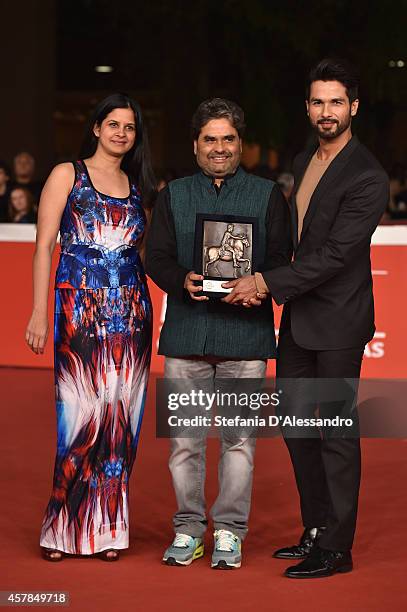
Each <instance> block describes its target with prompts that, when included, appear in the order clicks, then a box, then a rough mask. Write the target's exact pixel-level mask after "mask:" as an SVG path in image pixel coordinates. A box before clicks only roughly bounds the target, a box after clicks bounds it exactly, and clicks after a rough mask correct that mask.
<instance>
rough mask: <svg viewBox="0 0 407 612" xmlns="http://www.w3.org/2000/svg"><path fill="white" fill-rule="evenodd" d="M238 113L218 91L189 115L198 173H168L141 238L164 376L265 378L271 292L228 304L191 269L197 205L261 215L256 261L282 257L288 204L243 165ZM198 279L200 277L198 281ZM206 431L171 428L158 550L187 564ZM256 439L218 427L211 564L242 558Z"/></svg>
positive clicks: (264, 264)
mask: <svg viewBox="0 0 407 612" xmlns="http://www.w3.org/2000/svg"><path fill="white" fill-rule="evenodd" d="M244 128H245V124H244V113H243V111H242V109H241V108H240V107H239V106H237V104H235V103H234V102H230V101H228V100H224V99H221V98H214V99H212V100H207V101H205V102H203V103H202V104H200V105H199V107H198V109H197V110H196V112H195V114H194V116H193V119H192V137H193V142H194V153H195V156H196V161H197V164H198V166H199V172H197V173H196V174H194V175H193V176H189V177H186V178H183V179H178V180H175V181H171V182H170V183H169V185H168V186H167V187H166V188H165V189H163V190H162V191H161V192H160V194H159V197H158V200H157V204H156V206H155V209H154V213H153V218H152V222H151V227H150V231H149V236H148V242H147V261H146V271H147V273H148V274H149V276H150V277H151V278H152V279H153V281H154V282H155V283H156V284H157V285H158V286H159V287H160V288H161V289H163V291H165V292H166V293H167V294H168V301H167V311H166V316H165V322H164V326H163V329H162V332H161V337H160V344H159V351H158V352H159V353H160V354H162V355H165V357H166V359H165V371H164V377H165V378H166V379H171V380H173V379H184V380H185V381H187V380H189V381H190V382H191V380H193V379H195V380H199V379H200V380H202V379H205V380H210V381H214V380H215V379H217V380H219V379H224V378H229V379H242V378H249V379H263V378H264V376H265V372H266V361H267V359H268V358H274V357H275V354H276V344H275V334H274V318H273V309H272V306H271V300H267V301H265V302H264V303H262V305H261V306H260V307H259V308H258V309H250V308H245V307H244V306H243V305H242V306H236V307H235V306H229V305H227V304H224V303H222V302H221V301H220V300H215V299H208V298H207V297H206V296H203V295H198V294H200V292H201V291H202V284H201V283H200V282H199V281H202V280H203V276H202V275H200V274H197V273H195V271H194V263H193V262H194V246H195V221H196V215H197V214H198V213H203V214H218V215H219V214H221V215H233V216H244V217H250V218H252V219H253V220H256V223H257V224H258V244H256V249H257V255H258V257H257V259H258V263H259V266H258V269H259V270H270V269H273V268H275V267H278V266H281V265H288V264H289V262H290V259H291V238H290V226H289V214H288V207H287V204H286V202H285V200H284V197H283V196H282V194H281V191H280V189H279V187H278V185H277V184H276V183H274V182H273V181H269V180H266V179H263V178H260V177H257V176H253V175H250V174H247V173H246V172H245V171H244V170H243V169H242V168H241V167H240V158H241V152H242V136H243V132H244ZM196 281H198V283H196ZM205 450H206V438H205V436H204V435H199V436H198V437H175V436H174V437H172V438H171V456H170V462H169V466H170V471H171V473H172V478H173V484H174V489H175V494H176V498H177V505H178V510H177V512H176V514H175V516H174V530H175V539H174V541H173V542H172V544H171V545H170V546H169V547H168V548H167V550H166V551H165V553H164V557H163V561H164V562H166V563H167V564H168V565H189V564H190V563H192V561H193V560H195V559H197V558H199V557H201V556H202V555H203V552H204V551H203V536H204V533H205V530H206V526H207V518H206V512H205V496H204V485H205ZM254 450H255V438H253V437H234V436H230V435H228V434H227V433H226V434H224V433H223V435H222V449H221V458H220V464H219V495H218V497H217V499H216V501H215V503H214V505H213V507H212V509H211V513H210V514H211V517H212V519H213V522H214V528H215V533H214V551H213V555H212V562H211V566H212V567H213V568H217V569H230V568H237V567H240V565H241V541H242V540H243V539H244V537H245V535H246V533H247V524H248V517H249V510H250V500H251V488H252V473H253V459H254Z"/></svg>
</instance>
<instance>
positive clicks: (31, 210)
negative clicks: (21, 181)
mask: <svg viewBox="0 0 407 612" xmlns="http://www.w3.org/2000/svg"><path fill="white" fill-rule="evenodd" d="M35 209H36V206H35V202H34V197H33V195H32V194H31V193H30V192H29V191H28V189H25V188H24V187H14V189H12V190H11V192H10V198H9V204H8V221H9V223H35V221H36V218H35Z"/></svg>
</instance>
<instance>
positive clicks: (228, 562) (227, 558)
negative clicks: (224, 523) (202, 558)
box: [211, 529, 242, 569]
mask: <svg viewBox="0 0 407 612" xmlns="http://www.w3.org/2000/svg"><path fill="white" fill-rule="evenodd" d="M213 535H214V550H213V554H212V563H211V567H213V568H214V569H234V568H237V567H240V566H241V565H242V543H241V540H240V538H239V537H238V536H237V535H235V534H234V533H232V532H231V531H226V529H218V530H217V531H215V533H214V534H213Z"/></svg>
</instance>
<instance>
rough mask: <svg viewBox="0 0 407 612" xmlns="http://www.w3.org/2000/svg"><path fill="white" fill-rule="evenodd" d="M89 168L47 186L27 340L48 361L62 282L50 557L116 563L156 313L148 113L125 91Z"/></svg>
mask: <svg viewBox="0 0 407 612" xmlns="http://www.w3.org/2000/svg"><path fill="white" fill-rule="evenodd" d="M90 125H91V126H90V129H89V133H88V136H87V138H86V139H85V142H84V145H83V147H82V155H81V161H78V162H75V163H74V164H59V165H58V166H56V167H55V168H54V170H53V171H52V173H51V174H50V177H49V178H48V181H47V183H46V185H45V187H44V190H43V193H42V196H41V202H40V207H39V219H38V233H37V246H36V253H35V256H34V308H33V314H32V317H31V319H30V322H29V324H28V328H27V332H26V339H27V343H28V344H29V346H30V347H31V348H32V350H33V351H34V352H35V353H42V352H43V350H44V345H45V342H46V339H47V335H48V324H47V293H48V283H49V274H50V265H51V256H52V252H53V249H54V246H55V242H56V238H57V234H58V231H60V236H61V256H60V261H59V266H58V269H57V273H56V280H55V322H54V327H55V386H56V409H57V429H58V437H57V456H56V461H55V471H54V481H53V490H52V495H51V499H50V501H49V504H48V507H47V509H46V512H45V517H44V521H43V525H42V532H41V547H42V554H43V557H44V558H45V559H47V560H48V561H60V560H61V559H62V558H63V554H64V553H69V554H81V555H93V554H96V553H100V555H99V556H100V557H101V558H102V559H104V560H106V561H115V560H117V559H118V558H119V550H120V549H124V548H127V547H128V543H129V512H128V494H129V493H128V491H129V476H130V472H131V469H132V465H133V462H134V458H135V454H136V449H137V442H138V438H139V432H140V426H141V420H142V415H143V409H144V403H145V396H146V385H147V379H148V371H149V363H150V354H151V330H152V311H151V302H150V298H149V293H148V288H147V283H146V278H145V274H144V270H143V265H142V262H141V259H140V253H139V245H140V243H141V241H142V236H143V234H144V233H145V229H146V212H147V213H148V212H149V210H148V209H149V208H150V207H151V203H152V201H153V199H154V194H155V191H154V181H153V175H152V172H151V165H150V160H149V152H148V146H147V140H146V134H145V130H144V129H143V125H142V118H141V114H140V110H139V107H138V106H137V105H136V104H135V102H134V101H132V100H131V99H130V98H128V97H127V96H123V95H121V94H114V95H112V96H109V98H106V99H105V100H103V101H102V102H101V103H100V104H99V105H98V107H97V108H96V110H95V113H94V117H93V119H92V121H91V124H90Z"/></svg>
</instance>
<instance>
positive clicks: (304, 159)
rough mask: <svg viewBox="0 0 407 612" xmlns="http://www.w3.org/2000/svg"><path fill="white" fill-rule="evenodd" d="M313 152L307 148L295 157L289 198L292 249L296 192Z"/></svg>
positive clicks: (295, 245)
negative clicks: (292, 184)
mask: <svg viewBox="0 0 407 612" xmlns="http://www.w3.org/2000/svg"><path fill="white" fill-rule="evenodd" d="M314 152H315V149H314V150H311V149H308V150H307V151H304V152H303V153H301V155H300V157H299V158H297V161H296V168H295V169H294V189H293V191H292V194H291V196H290V198H289V202H288V203H289V206H290V213H291V230H292V241H293V246H294V251H295V250H296V248H297V247H298V209H297V192H298V189H299V188H300V185H301V181H302V179H303V176H304V174H305V171H306V169H307V168H308V164H309V162H310V160H311V157H312V156H313V154H314Z"/></svg>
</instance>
